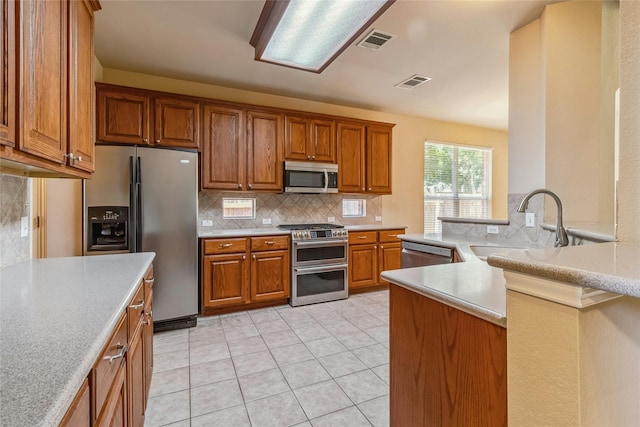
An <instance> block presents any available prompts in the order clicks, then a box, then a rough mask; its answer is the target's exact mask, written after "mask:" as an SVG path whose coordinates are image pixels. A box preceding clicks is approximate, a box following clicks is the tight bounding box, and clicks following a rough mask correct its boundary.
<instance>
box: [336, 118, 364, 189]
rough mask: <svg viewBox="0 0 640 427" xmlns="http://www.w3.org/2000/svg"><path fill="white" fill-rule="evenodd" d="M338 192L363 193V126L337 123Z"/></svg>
mask: <svg viewBox="0 0 640 427" xmlns="http://www.w3.org/2000/svg"><path fill="white" fill-rule="evenodd" d="M337 126H338V170H339V172H338V191H340V192H342V193H364V191H365V187H364V185H365V183H364V178H365V176H364V168H365V156H364V154H365V151H364V149H365V141H364V138H365V131H364V126H362V125H358V124H351V123H340V122H339V123H338V124H337Z"/></svg>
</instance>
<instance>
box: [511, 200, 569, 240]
mask: <svg viewBox="0 0 640 427" xmlns="http://www.w3.org/2000/svg"><path fill="white" fill-rule="evenodd" d="M539 193H543V194H548V195H549V196H551V197H552V198H553V200H555V202H556V206H557V208H558V219H557V220H556V242H555V244H554V246H555V247H558V246H568V245H569V238H568V237H567V230H565V229H564V227H563V226H562V202H561V201H560V197H558V195H557V194H556V193H554V192H553V191H549V190H545V189H539V190H533V191H532V192H530V193H529V194H527V195H526V196H524V199H522V202H520V206H518V212H520V213H524V212H525V211H526V210H527V206H528V205H529V199H531V197H533V196H535V195H536V194H539Z"/></svg>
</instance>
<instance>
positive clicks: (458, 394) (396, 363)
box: [390, 285, 507, 426]
mask: <svg viewBox="0 0 640 427" xmlns="http://www.w3.org/2000/svg"><path fill="white" fill-rule="evenodd" d="M390 361H391V363H390V371H391V375H390V378H391V384H390V393H391V395H390V410H391V414H390V419H391V425H392V426H427V425H486V426H506V425H507V331H506V329H504V328H501V327H499V326H497V325H494V324H492V323H490V322H487V321H485V320H483V319H479V318H477V317H475V316H472V315H470V314H467V313H464V312H462V311H460V310H457V309H455V308H452V307H449V306H447V305H445V304H441V303H439V302H437V301H434V300H432V299H430V298H427V297H423V296H421V295H417V294H415V293H413V292H411V291H409V290H406V289H404V288H402V287H400V286H395V285H391V289H390Z"/></svg>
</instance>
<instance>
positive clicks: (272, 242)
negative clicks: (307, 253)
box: [251, 236, 289, 252]
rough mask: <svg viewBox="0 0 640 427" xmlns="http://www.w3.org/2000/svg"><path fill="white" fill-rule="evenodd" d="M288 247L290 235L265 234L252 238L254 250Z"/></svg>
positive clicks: (252, 248)
mask: <svg viewBox="0 0 640 427" xmlns="http://www.w3.org/2000/svg"><path fill="white" fill-rule="evenodd" d="M288 248H289V236H264V237H252V238H251V250H252V251H256V252H257V251H271V250H276V249H288Z"/></svg>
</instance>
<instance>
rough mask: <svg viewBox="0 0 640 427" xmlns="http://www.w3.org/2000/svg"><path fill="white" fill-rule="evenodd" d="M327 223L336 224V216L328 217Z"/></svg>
mask: <svg viewBox="0 0 640 427" xmlns="http://www.w3.org/2000/svg"><path fill="white" fill-rule="evenodd" d="M327 222H336V217H335V216H330V217H328V218H327Z"/></svg>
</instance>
